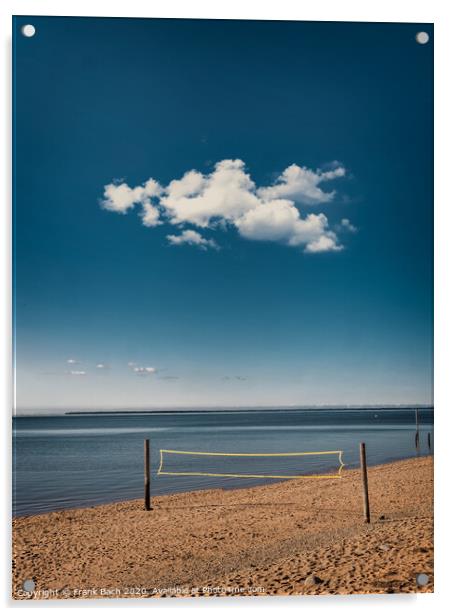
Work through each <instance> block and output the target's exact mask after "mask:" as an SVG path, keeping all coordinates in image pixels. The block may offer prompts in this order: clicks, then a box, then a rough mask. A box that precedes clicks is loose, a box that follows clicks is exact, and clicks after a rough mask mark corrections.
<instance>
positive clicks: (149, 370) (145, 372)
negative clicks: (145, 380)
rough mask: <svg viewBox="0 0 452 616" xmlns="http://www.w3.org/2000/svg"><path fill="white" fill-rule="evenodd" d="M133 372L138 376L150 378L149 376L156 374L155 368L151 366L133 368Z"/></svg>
mask: <svg viewBox="0 0 452 616" xmlns="http://www.w3.org/2000/svg"><path fill="white" fill-rule="evenodd" d="M133 371H134V372H135V374H137V375H138V376H150V375H151V374H155V373H156V372H157V370H156V368H153V367H152V366H135V367H134V368H133Z"/></svg>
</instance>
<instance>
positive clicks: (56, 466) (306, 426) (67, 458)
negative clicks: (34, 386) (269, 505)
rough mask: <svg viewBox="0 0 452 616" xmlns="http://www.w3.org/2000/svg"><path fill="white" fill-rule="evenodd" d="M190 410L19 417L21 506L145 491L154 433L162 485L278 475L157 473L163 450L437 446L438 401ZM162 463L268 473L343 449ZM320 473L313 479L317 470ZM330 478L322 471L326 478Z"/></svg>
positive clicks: (20, 509)
mask: <svg viewBox="0 0 452 616" xmlns="http://www.w3.org/2000/svg"><path fill="white" fill-rule="evenodd" d="M414 417H415V415H414V409H403V410H401V409H394V410H353V411H350V410H334V411H332V410H318V409H316V410H312V411H309V410H290V411H288V410H273V411H246V410H237V411H209V412H206V411H198V412H196V411H190V412H186V411H185V412H174V413H173V412H171V413H168V412H160V413H153V414H152V415H150V414H145V415H143V414H141V415H130V414H116V415H92V416H87V415H62V416H53V417H49V416H46V417H43V416H40V417H15V418H14V419H13V437H14V438H13V469H14V481H13V515H26V514H31V513H40V512H44V511H52V510H58V509H64V508H71V507H80V506H90V505H96V504H100V503H106V502H113V501H121V500H127V499H132V498H139V497H141V496H142V485H143V439H145V438H149V439H150V441H151V484H152V493H153V494H168V493H172V492H181V491H187V490H199V489H206V488H211V487H222V488H232V487H240V486H241V487H245V486H248V485H256V484H259V483H264V482H271V481H275V480H272V479H250V478H247V479H244V478H240V479H239V478H230V477H228V478H225V477H205V476H172V475H157V470H158V467H159V464H160V449H170V450H182V451H193V452H197V451H208V452H236V453H256V452H257V453H286V452H309V451H336V450H342V451H343V452H344V454H343V461H344V463H345V465H346V468H349V467H354V466H357V465H358V464H359V449H358V448H359V443H360V442H361V441H364V442H365V443H366V446H367V454H368V463H369V464H378V463H382V462H388V461H390V460H397V459H402V458H407V457H412V456H415V455H427V454H429V453H431V451H430V450H429V448H428V445H427V434H428V433H429V432H430V433H431V447H432V448H433V409H422V410H421V411H420V421H421V424H420V428H421V433H420V450H419V454H417V452H416V449H415V445H414V435H415V423H414V421H415V420H414ZM163 462H164V464H163V466H162V470H164V471H169V472H210V473H231V474H237V473H238V474H243V473H246V474H258V475H280V474H283V475H300V474H322V473H327V474H330V473H333V474H334V473H335V472H337V469H338V456H337V454H331V455H316V456H304V457H300V456H281V457H278V456H272V457H259V456H256V457H252V456H247V457H223V456H194V455H175V454H164V457H163ZM307 481H313V479H307ZM319 481H321V480H319Z"/></svg>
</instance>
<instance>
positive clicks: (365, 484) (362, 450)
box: [359, 443, 370, 524]
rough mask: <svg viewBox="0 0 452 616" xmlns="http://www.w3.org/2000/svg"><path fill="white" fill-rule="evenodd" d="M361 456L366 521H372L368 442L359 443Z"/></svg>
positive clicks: (367, 522)
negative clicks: (368, 473)
mask: <svg viewBox="0 0 452 616" xmlns="http://www.w3.org/2000/svg"><path fill="white" fill-rule="evenodd" d="M359 457H360V460H361V475H362V481H363V508H364V521H365V522H366V524H369V523H370V506H369V485H368V482H367V458H366V443H360V444H359Z"/></svg>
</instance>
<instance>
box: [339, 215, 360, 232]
mask: <svg viewBox="0 0 452 616" xmlns="http://www.w3.org/2000/svg"><path fill="white" fill-rule="evenodd" d="M340 226H341V227H342V228H343V229H345V230H346V231H350V233H356V232H357V231H358V229H357V227H355V225H352V223H351V222H350V221H349V219H348V218H343V219H342V220H341V225H340Z"/></svg>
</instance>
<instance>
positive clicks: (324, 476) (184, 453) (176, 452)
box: [157, 449, 345, 479]
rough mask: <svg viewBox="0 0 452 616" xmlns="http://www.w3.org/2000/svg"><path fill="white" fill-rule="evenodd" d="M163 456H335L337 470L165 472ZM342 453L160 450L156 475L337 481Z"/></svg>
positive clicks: (341, 463)
mask: <svg viewBox="0 0 452 616" xmlns="http://www.w3.org/2000/svg"><path fill="white" fill-rule="evenodd" d="M165 454H174V455H177V456H215V457H218V456H224V457H235V458H238V457H243V458H247V457H259V458H261V457H268V458H273V457H278V456H279V457H284V458H287V457H289V456H294V457H296V456H300V457H301V456H327V455H329V456H330V455H337V456H338V463H339V468H338V470H337V472H336V474H330V475H328V474H305V475H283V474H277V475H276V474H270V475H267V474H254V473H212V472H203V471H165V470H163V466H164V457H165ZM342 454H343V451H340V450H335V451H303V452H291V453H223V452H218V451H179V450H176V449H160V465H159V468H158V470H157V475H181V476H204V477H237V478H253V479H263V478H265V479H301V478H303V479H333V478H336V479H339V478H341V476H342V475H341V471H342V469H343V468H344V466H345V464H344V462H343V460H342Z"/></svg>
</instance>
